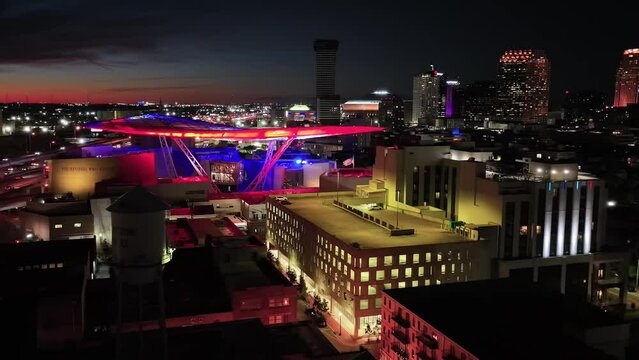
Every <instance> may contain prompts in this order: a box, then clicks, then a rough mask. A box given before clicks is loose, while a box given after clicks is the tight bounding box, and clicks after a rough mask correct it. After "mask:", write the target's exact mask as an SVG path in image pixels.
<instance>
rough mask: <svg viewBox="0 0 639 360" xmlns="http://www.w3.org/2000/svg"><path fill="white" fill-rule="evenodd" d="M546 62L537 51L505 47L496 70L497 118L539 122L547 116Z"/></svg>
mask: <svg viewBox="0 0 639 360" xmlns="http://www.w3.org/2000/svg"><path fill="white" fill-rule="evenodd" d="M549 90H550V61H549V60H548V58H546V55H545V54H544V52H543V51H541V50H508V51H506V52H505V53H504V54H503V55H502V56H501V58H500V59H499V69H498V71H497V100H498V106H497V117H498V118H499V119H500V120H505V121H518V122H524V123H530V122H539V121H542V120H544V119H545V118H546V117H547V116H548V97H549Z"/></svg>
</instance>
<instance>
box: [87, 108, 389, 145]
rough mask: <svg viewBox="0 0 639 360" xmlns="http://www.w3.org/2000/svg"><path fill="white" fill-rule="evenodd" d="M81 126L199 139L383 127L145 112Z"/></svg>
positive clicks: (300, 136) (301, 136)
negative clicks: (229, 121)
mask: <svg viewBox="0 0 639 360" xmlns="http://www.w3.org/2000/svg"><path fill="white" fill-rule="evenodd" d="M85 127H88V128H91V129H99V130H104V131H109V132H116V133H122V134H128V135H142V136H168V137H180V138H182V137H184V138H195V137H199V138H203V139H219V140H231V141H238V140H274V139H286V138H291V137H294V138H297V139H309V138H316V137H325V136H336V135H353V134H361V133H369V132H375V131H382V130H383V128H380V127H373V126H316V127H288V128H249V129H241V128H234V127H230V126H222V125H218V124H213V123H208V122H204V121H198V120H193V119H186V118H178V117H170V116H164V115H159V114H148V115H141V116H132V117H128V118H122V119H114V120H108V121H101V122H96V123H91V124H87V125H85Z"/></svg>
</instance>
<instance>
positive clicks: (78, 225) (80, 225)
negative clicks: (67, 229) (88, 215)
mask: <svg viewBox="0 0 639 360" xmlns="http://www.w3.org/2000/svg"><path fill="white" fill-rule="evenodd" d="M73 227H76V228H79V227H82V224H81V223H75V224H73Z"/></svg>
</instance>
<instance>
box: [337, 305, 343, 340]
mask: <svg viewBox="0 0 639 360" xmlns="http://www.w3.org/2000/svg"><path fill="white" fill-rule="evenodd" d="M337 315H338V317H339V336H342V312H341V311H340V312H338V313H337Z"/></svg>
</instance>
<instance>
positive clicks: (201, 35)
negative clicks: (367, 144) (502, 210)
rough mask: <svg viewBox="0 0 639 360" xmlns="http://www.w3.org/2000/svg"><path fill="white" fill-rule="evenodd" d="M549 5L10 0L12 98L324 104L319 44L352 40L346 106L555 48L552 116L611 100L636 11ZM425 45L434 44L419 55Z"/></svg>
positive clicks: (478, 76)
mask: <svg viewBox="0 0 639 360" xmlns="http://www.w3.org/2000/svg"><path fill="white" fill-rule="evenodd" d="M364 4H366V5H367V6H363V5H364ZM545 4H546V3H545V2H543V1H542V2H540V3H538V4H537V6H535V7H534V8H530V9H528V8H526V5H523V4H509V3H505V2H500V1H484V2H481V3H468V4H465V3H464V2H462V1H456V2H451V3H446V4H441V6H440V7H438V11H437V14H438V16H434V17H432V18H431V19H430V20H429V21H427V22H424V21H423V20H420V19H421V17H420V16H419V14H420V13H423V11H425V10H428V9H426V8H425V5H420V4H411V3H409V2H406V3H404V2H399V3H395V4H394V6H393V7H384V6H376V4H371V3H370V2H367V3H363V2H359V1H353V2H349V3H348V4H340V3H338V2H334V1H328V2H323V3H322V4H321V5H319V6H318V7H315V6H314V7H313V8H306V7H305V6H300V5H299V4H295V3H292V2H280V3H278V4H276V5H272V6H271V5H269V6H268V7H265V6H263V5H261V4H259V3H254V4H252V5H251V6H248V7H246V4H243V5H242V7H240V6H239V5H235V4H223V5H218V4H215V5H207V4H205V5H201V4H196V3H195V2H191V1H183V2H181V3H180V4H179V5H175V4H169V3H162V2H160V3H157V4H156V2H150V1H137V2H136V3H135V4H129V3H127V2H124V1H114V2H109V3H108V4H105V5H91V7H86V6H84V5H82V3H81V2H78V1H75V0H60V1H55V2H54V1H32V2H29V3H28V4H24V3H19V2H16V1H3V2H1V3H0V14H2V17H3V18H4V21H3V22H2V25H0V26H1V27H2V30H3V33H4V34H5V46H4V47H3V48H4V50H2V51H0V75H1V76H0V78H1V79H2V80H1V81H0V85H2V88H3V90H4V92H3V93H0V101H9V102H13V101H23V102H24V101H29V102H93V103H100V102H134V101H137V100H146V101H158V100H159V99H162V100H163V101H165V102H176V101H177V102H183V103H224V102H248V101H265V100H277V99H286V100H288V101H296V100H303V101H309V100H310V101H312V99H313V98H314V92H313V87H314V54H313V48H312V42H313V40H315V39H318V38H334V39H336V40H339V41H340V45H341V46H340V52H339V55H338V59H337V89H336V92H337V93H338V94H340V95H342V97H343V98H349V97H357V96H361V95H362V94H366V93H368V92H370V91H372V90H374V89H376V88H387V89H389V90H390V91H392V92H393V93H397V94H399V95H402V96H406V97H408V96H409V95H410V93H411V85H412V84H411V83H412V81H411V80H412V78H413V76H415V75H417V74H419V73H421V72H423V71H425V70H427V69H428V67H429V65H430V64H435V65H436V66H437V68H438V69H439V70H440V71H442V72H444V73H446V74H448V75H450V76H451V78H456V79H459V80H461V81H462V83H465V84H467V83H469V82H472V81H475V80H491V79H495V78H496V74H497V63H498V59H499V56H500V54H501V53H503V52H504V51H505V50H508V49H527V48H530V49H541V50H544V51H545V52H546V54H547V55H548V58H549V59H550V61H551V62H552V63H553V69H552V74H551V79H552V80H551V87H552V88H551V94H552V96H551V108H556V106H557V105H558V101H559V100H560V99H561V94H562V93H563V91H564V90H565V89H566V88H571V89H575V90H584V89H596V90H601V91H604V92H606V93H607V94H609V96H610V97H611V98H612V93H613V92H614V82H615V71H616V68H617V66H618V64H619V61H620V57H621V53H622V51H623V50H624V49H627V48H633V47H637V44H636V40H635V39H633V38H632V31H631V30H632V21H629V20H631V14H632V13H633V11H632V8H633V7H636V6H637V5H634V4H632V3H630V2H628V4H627V5H625V7H624V8H625V9H627V10H628V11H624V12H621V13H616V14H615V15H614V16H612V15H609V14H607V13H606V11H603V12H602V10H601V9H600V7H598V6H593V5H583V4H582V5H579V6H578V7H575V6H573V5H574V4H572V3H568V4H564V3H561V4H553V6H552V10H553V11H546V9H548V8H550V7H547V6H545ZM379 5H382V4H381V3H380V4H379ZM338 6H339V7H338ZM422 7H424V9H422ZM409 8H410V11H408V10H409ZM335 9H338V10H339V11H334V10H335ZM422 10H423V11H422ZM301 13H303V14H305V16H299V14H301ZM353 13H357V14H360V15H361V16H357V17H352V16H350V15H349V14H353ZM238 15H239V16H240V18H242V19H245V20H244V21H245V22H246V23H245V24H249V23H250V24H251V25H252V27H251V28H249V27H248V26H243V25H242V23H243V22H240V21H236V20H235V18H236V17H238ZM595 20H596V21H595ZM253 25H255V26H253ZM252 29H262V30H259V31H257V30H252ZM424 36H428V37H429V38H430V39H431V41H430V42H428V44H427V45H426V46H414V45H412V44H415V43H419V42H418V40H420V39H422V38H423V37H424ZM469 54H473V57H472V58H473V61H468V56H469ZM584 74H588V76H584Z"/></svg>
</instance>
